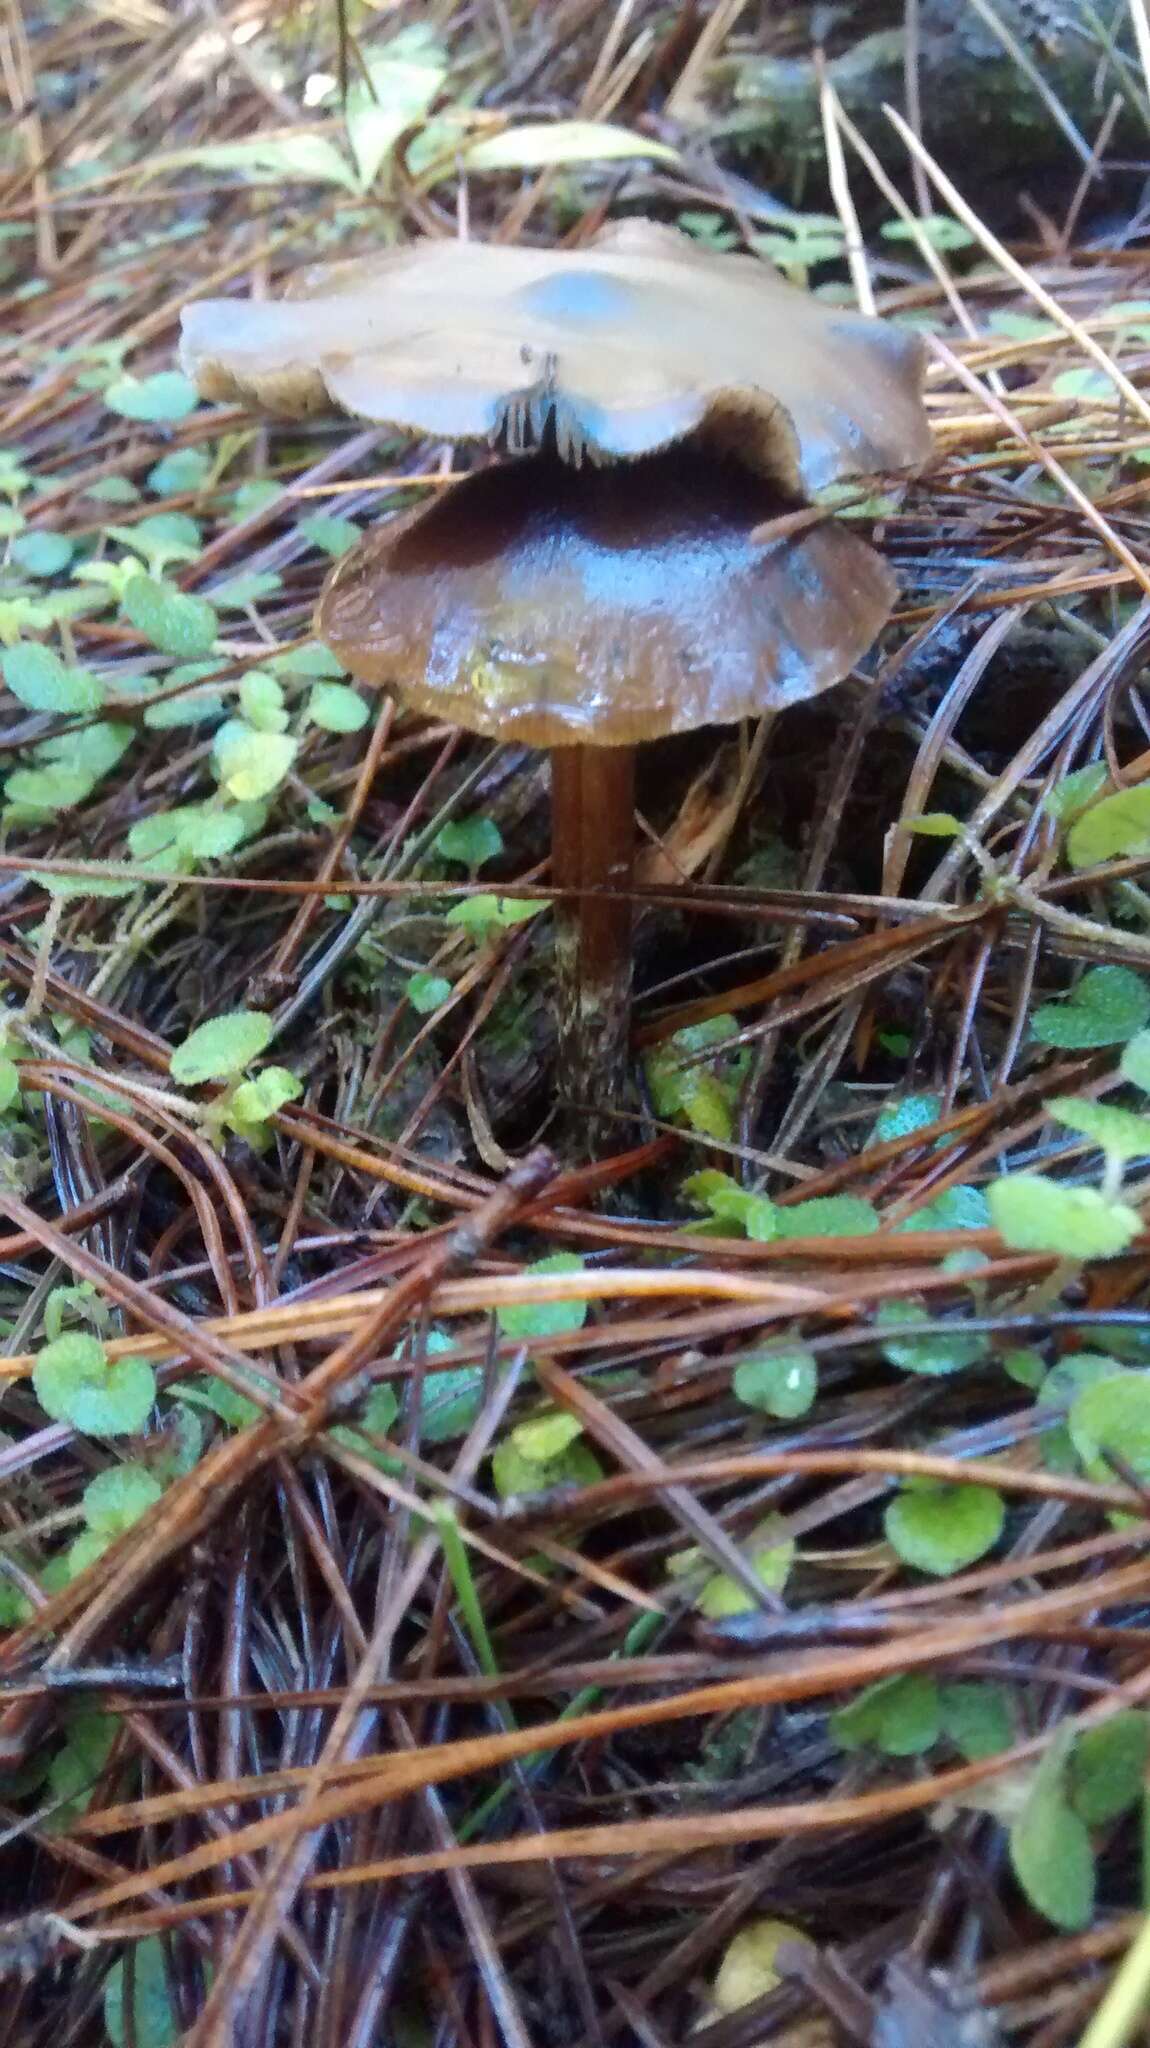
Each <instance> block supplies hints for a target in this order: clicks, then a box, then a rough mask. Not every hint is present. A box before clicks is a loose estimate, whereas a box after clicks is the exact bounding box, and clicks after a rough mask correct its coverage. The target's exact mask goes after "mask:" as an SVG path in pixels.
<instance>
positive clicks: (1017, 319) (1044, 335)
mask: <svg viewBox="0 0 1150 2048" xmlns="http://www.w3.org/2000/svg"><path fill="white" fill-rule="evenodd" d="M986 324H987V326H988V328H989V329H990V331H991V333H992V334H1004V335H1005V336H1006V337H1007V339H1008V340H1009V341H1045V340H1047V339H1048V338H1049V337H1050V336H1051V335H1054V334H1057V333H1058V329H1057V327H1055V325H1054V324H1053V322H1052V321H1050V320H1039V319H1038V318H1037V316H1036V315H1035V314H1034V313H1017V312H1015V311H1014V310H1013V309H1012V308H1010V307H1007V308H1004V309H1003V311H1002V312H996V313H988V314H987V316H986Z"/></svg>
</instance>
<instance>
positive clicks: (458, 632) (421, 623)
mask: <svg viewBox="0 0 1150 2048" xmlns="http://www.w3.org/2000/svg"><path fill="white" fill-rule="evenodd" d="M786 509H787V507H786V505H785V502H784V501H780V498H779V496H778V493H777V492H775V491H773V490H772V489H771V487H770V486H769V485H767V484H765V483H764V482H763V480H762V479H761V478H758V477H755V476H753V475H752V474H751V473H750V472H749V471H747V470H745V469H743V468H742V467H741V466H740V465H739V464H737V463H735V462H733V461H730V460H722V459H716V458H715V457H713V456H708V455H707V454H706V453H704V451H702V450H700V449H699V448H698V447H697V446H688V447H686V448H677V449H673V450H671V451H669V452H668V453H667V454H664V455H659V456H653V457H649V458H648V459H646V460H645V461H642V462H635V463H628V464H626V465H623V466H621V467H613V468H610V469H599V470H593V471H591V472H587V471H584V472H582V473H581V474H577V473H576V472H575V471H573V470H571V469H569V468H566V467H564V465H563V464H561V463H560V462H559V461H558V460H556V459H555V458H554V457H553V456H548V455H539V456H532V457H530V458H529V459H528V460H526V461H520V462H513V463H506V464H503V465H500V466H498V467H496V468H492V469H487V470H483V471H480V472H479V473H478V474H476V475H474V476H471V477H467V478H465V479H464V481H463V482H461V483H459V484H456V485H455V486H454V487H453V488H452V489H451V490H449V491H447V492H445V493H444V495H443V496H442V497H440V498H438V499H437V500H436V501H435V502H434V503H433V504H432V505H431V506H430V508H428V509H427V510H421V511H417V512H415V513H412V514H409V515H407V516H406V517H404V518H402V519H399V520H396V521H394V522H393V523H392V524H391V525H388V526H385V527H382V528H381V529H379V530H378V531H377V532H375V533H372V534H369V535H368V537H367V538H366V539H365V540H364V541H363V542H362V543H361V544H360V545H359V547H357V548H356V549H354V551H353V552H352V553H351V554H349V555H345V556H344V558H343V560H342V561H341V562H339V563H338V564H337V566H336V568H335V569H334V570H333V572H332V574H331V576H330V577H329V579H328V582H327V584H326V586H325V589H324V592H323V596H322V598H321V599H320V606H319V611H318V613H317V615H316V631H317V633H318V635H319V637H320V638H321V639H322V640H325V641H326V642H327V643H328V645H329V646H330V647H331V648H332V649H333V650H334V652H335V653H336V654H337V656H338V657H339V658H340V660H342V661H343V662H344V663H345V664H346V665H347V667H348V668H349V669H350V671H351V673H352V675H354V676H356V677H358V678H359V679H360V680H361V681H363V682H368V683H373V684H377V685H385V686H391V687H393V688H394V689H395V690H396V692H397V694H398V695H399V696H400V697H401V699H402V700H403V701H404V702H405V703H406V704H408V705H411V706H414V707H415V708H416V709H418V710H420V711H424V712H427V713H429V714H430V715H432V716H434V717H439V718H444V719H447V720H450V721H452V722H453V723H455V724H457V725H462V726H465V727H467V729H468V730H469V731H471V732H479V733H486V734H488V735H489V736H490V737H492V738H496V739H515V740H520V741H523V742H526V743H527V744H528V745H531V746H541V747H553V746H562V745H564V744H574V743H580V744H584V745H586V744H591V745H597V746H623V745H630V744H632V743H634V742H636V741H640V740H647V739H655V738H657V737H658V736H659V735H661V734H663V733H671V732H687V731H690V730H692V729H693V728H694V727H696V726H700V725H709V724H722V723H726V722H727V721H730V720H733V719H739V718H746V717H752V716H755V715H757V714H758V713H760V712H762V711H765V710H767V709H768V708H770V707H774V706H779V705H784V704H790V703H794V702H795V701H797V700H798V699H799V698H803V697H811V696H814V695H815V693H816V692H817V691H819V690H824V689H826V688H828V686H829V685H830V684H831V683H835V682H838V681H839V680H840V678H841V677H842V676H844V675H845V674H846V672H847V670H848V669H849V668H850V667H851V665H852V663H854V662H855V661H857V660H858V658H859V656H860V655H862V654H863V653H865V651H866V649H867V648H868V647H869V646H870V644H871V642H872V641H873V640H874V638H875V635H876V634H877V633H878V631H879V629H880V627H881V626H882V625H883V623H884V621H885V620H886V618H887V616H888V614H889V612H890V608H891V605H892V603H893V601H894V594H895V585H894V579H893V577H892V576H891V573H890V571H889V570H888V568H887V567H886V564H885V563H884V562H883V561H882V559H881V557H880V556H879V555H877V554H875V552H874V550H873V548H870V547H868V546H867V544H866V542H865V541H863V540H861V539H860V538H859V537H858V535H857V534H854V533H852V532H850V531H849V530H848V529H847V528H845V527H843V526H841V525H838V524H836V523H834V522H832V521H829V520H824V521H821V522H816V523H813V524H809V525H807V526H806V527H805V528H804V527H802V525H801V523H800V524H799V530H796V531H791V532H789V533H786V534H785V535H784V536H783V537H781V538H774V539H772V538H768V539H766V540H757V539H755V538H754V537H753V535H754V529H755V528H756V526H757V525H758V524H759V523H760V522H763V521H769V520H771V519H772V518H774V517H777V516H778V515H779V514H780V513H781V512H784V511H785V510H786ZM784 524H786V522H784Z"/></svg>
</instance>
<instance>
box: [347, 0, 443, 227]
mask: <svg viewBox="0 0 1150 2048" xmlns="http://www.w3.org/2000/svg"><path fill="white" fill-rule="evenodd" d="M365 54H366V63H367V78H366V79H363V78H357V79H356V81H355V83H354V84H353V85H352V86H351V88H350V90H349V92H348V95H347V102H346V105H345V108H344V117H345V119H346V121H347V138H348V142H349V143H350V145H351V153H352V155H353V157H354V158H355V167H356V170H357V171H358V173H359V182H360V185H361V186H362V188H363V190H364V191H365V192H366V191H367V190H369V188H370V187H371V186H372V185H373V184H374V183H375V180H376V178H377V177H378V175H379V173H380V171H381V170H382V168H383V166H384V164H385V163H386V162H387V161H388V159H389V158H390V156H391V154H392V151H393V150H394V148H395V145H396V143H397V142H398V141H399V139H400V136H401V135H402V134H403V133H404V130H405V129H407V128H411V127H413V126H414V125H415V124H416V122H418V121H419V120H420V119H421V118H422V116H423V115H424V114H426V112H427V110H428V108H429V107H430V106H431V103H432V101H433V100H434V99H435V97H436V95H437V93H438V92H439V89H440V86H441V85H442V84H443V82H444V79H445V78H446V76H447V62H446V58H445V56H444V53H443V50H442V48H441V46H440V45H439V44H438V43H437V42H436V40H435V38H434V36H432V35H431V34H429V33H427V32H426V31H425V29H424V27H423V25H422V24H414V25H413V27H412V28H411V29H406V30H401V31H400V33H399V35H397V36H395V37H393V38H392V40H391V41H390V42H388V43H385V44H384V46H383V48H382V49H378V50H371V49H370V46H368V48H367V50H366V52H365ZM361 61H362V60H361Z"/></svg>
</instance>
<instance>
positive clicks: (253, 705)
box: [240, 668, 288, 733]
mask: <svg viewBox="0 0 1150 2048" xmlns="http://www.w3.org/2000/svg"><path fill="white" fill-rule="evenodd" d="M240 710H241V712H242V713H243V716H244V718H245V719H246V720H247V722H248V724H249V725H250V726H251V727H252V729H253V730H254V731H255V732H260V733H267V732H274V733H281V732H283V730H284V728H285V727H286V725H287V722H288V715H287V712H286V711H285V710H284V693H283V689H282V688H281V686H280V684H279V682H278V681H277V680H276V678H275V676H273V675H272V674H271V673H270V672H269V670H267V669H266V668H249V669H248V670H247V672H246V673H245V674H244V675H243V676H241V678H240Z"/></svg>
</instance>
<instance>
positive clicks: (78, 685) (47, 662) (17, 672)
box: [0, 642, 104, 713]
mask: <svg viewBox="0 0 1150 2048" xmlns="http://www.w3.org/2000/svg"><path fill="white" fill-rule="evenodd" d="M0 668H2V669H3V671H4V681H5V682H6V684H7V685H8V688H9V689H10V690H11V692H12V695H13V696H14V697H18V698H19V699H20V702H21V704H26V705H27V707H28V709H29V711H57V712H71V713H75V712H87V711H98V710H99V708H100V706H101V704H102V703H103V701H104V689H103V685H102V684H101V682H100V681H99V679H98V678H97V677H96V676H94V675H93V674H92V673H91V671H90V670H89V669H86V668H65V666H64V664H63V662H62V661H61V660H60V657H59V655H58V654H53V652H52V650H51V648H50V647H40V646H37V645H36V644H35V643H34V642H29V643H26V644H24V645H22V646H19V647H9V648H6V649H5V651H4V653H3V654H2V655H0Z"/></svg>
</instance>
